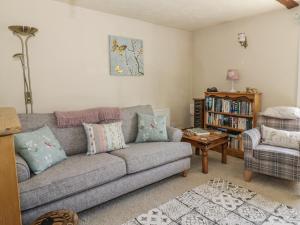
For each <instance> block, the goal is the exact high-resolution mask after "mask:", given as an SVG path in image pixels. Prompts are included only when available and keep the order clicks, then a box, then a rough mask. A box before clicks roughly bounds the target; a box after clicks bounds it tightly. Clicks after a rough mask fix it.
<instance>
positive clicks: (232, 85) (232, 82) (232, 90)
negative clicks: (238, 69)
mask: <svg viewBox="0 0 300 225" xmlns="http://www.w3.org/2000/svg"><path fill="white" fill-rule="evenodd" d="M229 92H237V91H236V90H235V89H234V81H233V80H232V81H231V90H230V91H229Z"/></svg>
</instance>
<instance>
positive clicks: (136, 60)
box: [109, 36, 144, 76]
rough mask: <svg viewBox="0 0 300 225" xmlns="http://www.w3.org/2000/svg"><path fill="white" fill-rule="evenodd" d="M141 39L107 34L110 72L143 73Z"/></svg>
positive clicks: (133, 74) (123, 74)
mask: <svg viewBox="0 0 300 225" xmlns="http://www.w3.org/2000/svg"><path fill="white" fill-rule="evenodd" d="M143 56H144V50H143V41H142V40H138V39H132V38H125V37H119V36H109V57H110V74H111V75H115V76H120V75H122V76H142V75H144V58H143Z"/></svg>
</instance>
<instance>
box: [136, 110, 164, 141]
mask: <svg viewBox="0 0 300 225" xmlns="http://www.w3.org/2000/svg"><path fill="white" fill-rule="evenodd" d="M159 141H168V133H167V117H166V116H152V115H147V114H143V113H138V134H137V137H136V140H135V142H136V143H143V142H159Z"/></svg>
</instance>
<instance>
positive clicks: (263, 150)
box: [253, 144, 300, 166]
mask: <svg viewBox="0 0 300 225" xmlns="http://www.w3.org/2000/svg"><path fill="white" fill-rule="evenodd" d="M253 156H254V158H256V159H258V160H265V161H271V162H277V163H281V164H285V165H292V166H295V165H298V163H299V160H300V152H299V151H298V150H295V149H290V148H282V147H277V146H272V145H263V144H260V145H257V146H256V148H255V149H253Z"/></svg>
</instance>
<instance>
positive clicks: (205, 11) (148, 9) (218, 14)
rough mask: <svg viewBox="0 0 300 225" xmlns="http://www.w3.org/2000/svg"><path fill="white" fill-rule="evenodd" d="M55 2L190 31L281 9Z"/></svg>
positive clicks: (168, 0)
mask: <svg viewBox="0 0 300 225" xmlns="http://www.w3.org/2000/svg"><path fill="white" fill-rule="evenodd" d="M57 1H61V2H66V3H70V4H74V5H78V6H80V7H84V8H88V9H93V10H98V11H101V12H105V13H110V14H115V15H120V16H126V17H130V18H135V19H139V20H144V21H147V22H151V23H155V24H161V25H164V26H169V27H174V28H179V29H184V30H189V31H193V30H197V29H199V28H202V27H206V26H210V25H215V24H219V23H224V22H228V21H232V20H235V19H239V18H243V17H247V16H252V15H255V14H260V13H264V12H268V11H272V10H276V9H281V8H282V9H283V8H284V6H282V5H281V4H279V3H278V2H277V1H275V0H57Z"/></svg>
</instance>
